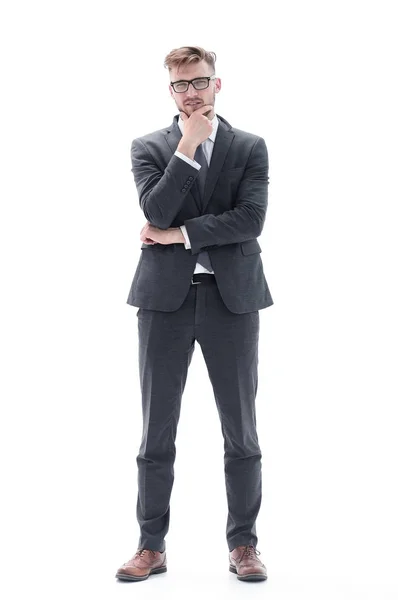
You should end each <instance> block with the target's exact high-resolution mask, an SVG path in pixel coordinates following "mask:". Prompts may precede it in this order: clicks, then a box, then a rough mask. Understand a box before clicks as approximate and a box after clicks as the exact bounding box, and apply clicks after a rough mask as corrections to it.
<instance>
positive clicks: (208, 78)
mask: <svg viewBox="0 0 398 600" xmlns="http://www.w3.org/2000/svg"><path fill="white" fill-rule="evenodd" d="M197 79H207V86H206V87H204V88H199V89H198V88H196V87H195V84H194V81H196V80H197ZM211 79H217V76H216V75H210V77H209V76H207V75H203V77H195V79H190V80H188V79H178V80H177V81H170V85H171V87H172V88H173V90H174V91H175V93H176V94H185V93H186V92H187V91H188V90H189V84H190V83H192V85H193V87H194V88H195V90H197V91H198V92H200V91H201V90H207V88H208V87H209V85H210V80H211ZM175 83H187V84H188V86H187V89H186V90H185V91H184V92H178V91H177V90H176V89H175V87H174V84H175Z"/></svg>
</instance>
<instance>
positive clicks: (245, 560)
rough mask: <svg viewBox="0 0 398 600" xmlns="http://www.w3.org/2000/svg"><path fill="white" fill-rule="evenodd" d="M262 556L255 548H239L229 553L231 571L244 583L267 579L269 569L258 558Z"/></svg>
mask: <svg viewBox="0 0 398 600" xmlns="http://www.w3.org/2000/svg"><path fill="white" fill-rule="evenodd" d="M257 554H261V552H259V551H258V550H256V549H255V548H254V546H237V547H236V548H234V550H232V552H230V553H229V570H230V571H231V573H235V574H236V575H237V576H238V579H241V580H242V581H261V580H264V579H267V569H266V568H265V565H263V563H262V562H261V561H260V559H259V558H257Z"/></svg>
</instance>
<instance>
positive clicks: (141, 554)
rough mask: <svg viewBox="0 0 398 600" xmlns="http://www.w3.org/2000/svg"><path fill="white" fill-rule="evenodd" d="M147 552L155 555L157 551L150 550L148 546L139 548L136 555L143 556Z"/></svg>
mask: <svg viewBox="0 0 398 600" xmlns="http://www.w3.org/2000/svg"><path fill="white" fill-rule="evenodd" d="M145 552H152V554H153V555H154V556H155V551H154V550H148V549H147V548H141V550H138V552H137V553H136V555H138V556H143V555H144V553H145Z"/></svg>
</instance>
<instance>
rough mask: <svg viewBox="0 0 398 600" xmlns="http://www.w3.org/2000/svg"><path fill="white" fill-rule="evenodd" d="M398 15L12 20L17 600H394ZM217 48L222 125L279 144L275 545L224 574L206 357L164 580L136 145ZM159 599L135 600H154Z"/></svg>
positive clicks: (263, 371)
mask: <svg viewBox="0 0 398 600" xmlns="http://www.w3.org/2000/svg"><path fill="white" fill-rule="evenodd" d="M393 5H394V2H387V1H384V2H383V1H378V2H367V1H362V2H354V1H349V0H344V1H336V0H335V1H333V2H332V1H330V2H322V1H319V0H318V1H312V2H310V1H308V0H302V1H300V2H295V1H291V2H288V1H284V0H278V1H274V2H266V1H264V2H254V1H247V0H246V1H245V2H236V3H234V2H232V3H231V2H229V3H227V2H225V3H224V2H219V3H218V2H201V3H184V2H174V1H173V2H165V3H161V2H133V1H130V2H127V1H115V0H113V1H112V2H100V1H96V2H93V1H84V0H79V1H76V2H72V1H69V2H54V1H52V2H43V1H37V2H4V3H3V4H2V8H1V14H0V21H1V31H0V44H1V51H2V52H1V55H2V61H1V62H2V66H1V85H2V92H1V105H2V106H1V111H0V114H1V135H0V138H1V157H0V158H1V219H0V227H1V230H0V244H1V248H0V249H1V289H2V291H1V351H2V357H1V370H2V376H1V387H2V389H1V407H2V408H1V457H2V475H1V484H2V493H1V503H2V508H1V521H2V525H1V546H2V556H1V572H2V585H4V586H5V587H6V588H8V591H7V595H5V596H4V597H7V598H12V597H15V598H21V597H24V596H29V597H41V598H66V597H68V598H70V597H75V598H83V597H85V598H93V599H94V598H102V597H103V598H107V599H111V598H112V599H113V598H119V597H128V598H131V597H140V598H141V597H145V598H151V597H154V598H155V597H159V596H160V595H161V596H162V597H163V598H173V599H174V598H176V597H177V598H180V597H181V598H193V597H194V598H203V597H204V596H208V597H214V598H218V597H219V596H220V595H222V596H225V595H226V596H228V597H230V598H238V597H239V598H241V597H242V594H245V597H249V596H253V597H254V598H258V597H263V596H264V594H267V596H268V598H270V599H274V598H278V599H279V598H292V599H295V600H297V599H299V598H306V599H308V598H312V597H313V598H317V599H319V598H322V600H325V599H328V598H333V599H335V598H344V599H346V598H347V599H354V598H361V599H363V598H375V597H377V598H378V599H384V598H386V599H387V598H388V599H389V598H397V597H398V583H397V579H396V572H397V558H398V556H397V554H398V553H397V537H398V519H397V506H398V490H397V460H396V457H397V453H398V441H397V419H396V417H397V402H398V394H397V383H396V370H397V335H398V331H397V330H398V328H397V316H396V315H397V310H398V294H397V281H396V280H397V255H398V252H397V250H398V248H397V242H396V239H397V234H396V231H397V220H396V215H397V211H396V205H397V200H398V198H397V183H396V180H397V150H396V148H397V142H396V140H397V133H398V131H397V129H398V128H397V116H396V114H397V106H398V98H397V93H396V88H395V86H396V79H397V77H396V74H397V60H396V59H397V47H396V46H397V44H396V38H397V36H396V21H395V20H394V18H393ZM182 45H201V46H203V47H204V48H206V49H207V50H213V51H215V52H216V54H217V62H216V74H217V75H218V76H219V77H221V80H222V90H221V92H220V93H219V94H218V95H217V96H216V112H218V114H220V115H221V116H223V117H224V118H226V119H227V120H228V121H229V122H230V123H231V124H232V126H235V127H238V128H240V129H243V130H246V131H249V132H252V133H255V134H257V135H261V136H262V137H264V139H265V141H266V144H267V148H268V152H269V164H270V172H269V177H270V184H269V205H268V212H267V218H266V224H265V227H264V230H263V233H262V235H261V238H260V240H259V241H260V244H261V246H262V255H261V256H262V259H263V265H264V272H265V275H266V278H267V281H268V284H269V287H270V290H271V294H272V296H273V299H274V305H273V306H272V307H270V308H268V309H266V310H263V311H261V312H260V316H261V323H260V328H261V331H260V382H259V389H258V396H257V420H258V434H259V440H260V445H261V448H262V453H263V461H262V464H263V501H262V507H261V511H260V515H259V518H258V520H257V533H258V538H259V542H258V550H260V552H261V555H260V559H262V560H263V562H264V563H265V564H266V566H267V569H268V573H269V579H268V581H267V582H263V583H259V584H251V585H250V584H248V583H243V582H239V581H238V580H237V579H236V576H235V575H233V574H232V573H229V571H228V547H227V543H226V538H225V526H226V517H227V505H226V496H225V485H224V473H223V440H222V434H221V427H220V423H219V420H218V413H217V411H216V406H215V401H214V397H213V395H212V389H211V386H210V383H209V380H208V378H207V372H206V369H205V364H204V361H203V358H202V354H201V351H200V346H198V345H196V351H195V353H194V357H193V361H192V364H191V368H190V370H189V373H188V381H187V385H186V390H185V393H184V396H183V404H182V411H181V418H180V423H179V429H178V435H177V459H176V463H175V483H174V488H173V493H172V500H171V522H170V530H169V534H168V536H167V537H166V544H167V553H168V568H169V570H168V573H166V574H163V575H158V576H153V577H150V578H149V579H148V580H147V581H146V582H143V583H131V584H121V583H118V582H116V580H115V579H114V574H115V572H116V569H117V568H118V567H119V566H120V565H121V564H122V563H123V562H125V561H127V560H128V559H129V558H130V557H131V556H132V555H133V553H134V552H135V550H136V548H137V543H138V536H139V531H138V524H137V521H136V516H135V509H136V494H137V465H136V456H137V453H138V447H139V443H140V436H141V412H140V411H141V404H140V403H141V399H140V394H139V381H138V371H137V365H138V361H137V358H138V355H137V352H138V350H137V321H136V310H137V309H136V308H134V307H131V306H129V305H127V304H126V299H127V295H128V291H129V288H130V284H131V281H132V278H133V275H134V272H135V268H136V265H137V262H138V258H139V254H140V245H141V243H140V241H139V232H140V229H141V228H142V226H143V224H144V223H145V218H144V215H143V213H142V212H141V210H140V208H139V205H138V199H137V194H136V189H135V186H134V182H133V175H132V173H131V170H130V169H131V163H130V146H131V141H132V139H134V138H135V137H137V136H140V135H144V134H145V133H149V132H151V131H154V130H156V129H159V128H162V127H165V126H168V125H169V124H170V123H171V122H172V119H173V116H174V115H175V114H177V111H176V107H175V104H174V101H173V100H172V99H171V97H170V95H169V92H168V72H167V70H166V69H165V68H164V67H163V61H164V58H165V56H166V55H167V54H168V52H169V51H170V50H172V49H173V48H177V47H179V46H182ZM137 586H138V587H137Z"/></svg>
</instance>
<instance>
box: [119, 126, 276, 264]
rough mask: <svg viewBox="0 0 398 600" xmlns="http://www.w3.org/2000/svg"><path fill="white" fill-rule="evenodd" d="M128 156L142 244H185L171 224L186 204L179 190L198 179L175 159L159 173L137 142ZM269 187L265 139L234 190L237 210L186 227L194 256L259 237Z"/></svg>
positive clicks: (260, 140) (201, 218)
mask: <svg viewBox="0 0 398 600" xmlns="http://www.w3.org/2000/svg"><path fill="white" fill-rule="evenodd" d="M144 150H145V151H144ZM131 154H132V163H133V169H132V171H133V173H134V179H135V182H136V185H137V190H138V194H139V202H140V206H141V208H142V210H143V212H144V214H145V216H146V218H147V223H146V225H145V226H144V227H143V229H142V230H141V234H140V239H141V241H143V242H145V243H161V244H175V243H184V242H185V238H184V236H183V234H182V232H181V229H180V227H170V224H171V223H172V222H173V220H174V218H175V217H176V215H177V214H178V212H179V210H180V209H181V207H182V204H183V202H184V201H185V199H186V194H185V193H184V192H183V191H182V189H183V186H184V184H185V182H186V181H187V179H188V178H189V177H190V176H191V177H192V176H194V178H196V176H197V173H198V171H197V168H196V167H194V166H192V165H191V164H188V162H186V161H184V160H182V159H181V158H180V157H178V156H176V155H173V156H172V158H171V160H170V162H169V164H168V165H167V167H166V169H165V171H164V173H163V172H162V170H161V168H160V167H159V166H157V165H156V161H155V160H154V159H153V156H152V155H151V153H150V150H149V149H147V148H146V146H144V144H143V142H142V141H141V140H134V141H133V144H132V149H131ZM268 182H269V179H268V152H267V148H266V145H265V141H264V139H263V138H261V137H258V138H257V140H256V142H255V143H254V144H253V147H252V150H251V153H250V156H249V159H248V161H247V165H246V169H245V172H244V175H243V178H242V180H241V182H240V185H239V188H238V192H237V198H236V201H235V207H234V208H233V209H231V210H227V211H225V212H223V213H221V214H219V215H211V214H205V215H201V216H199V217H195V218H193V219H188V220H186V221H185V222H184V225H185V228H186V231H187V234H188V236H189V241H190V244H191V252H192V254H196V253H198V252H200V251H201V250H205V249H207V248H216V247H218V246H222V245H225V244H233V243H237V242H243V241H246V240H250V239H253V238H256V237H258V236H259V235H260V234H261V231H262V229H263V226H264V221H265V215H266V210H267V204H268Z"/></svg>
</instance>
